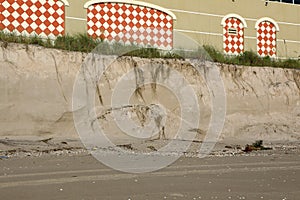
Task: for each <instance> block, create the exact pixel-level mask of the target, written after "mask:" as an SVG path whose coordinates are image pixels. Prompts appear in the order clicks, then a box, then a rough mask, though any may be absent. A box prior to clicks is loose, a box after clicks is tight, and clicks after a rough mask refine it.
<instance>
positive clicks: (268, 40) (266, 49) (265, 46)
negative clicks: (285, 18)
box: [257, 21, 276, 57]
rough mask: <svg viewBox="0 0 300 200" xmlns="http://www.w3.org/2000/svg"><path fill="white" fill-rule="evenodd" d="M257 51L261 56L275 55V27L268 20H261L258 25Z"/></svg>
mask: <svg viewBox="0 0 300 200" xmlns="http://www.w3.org/2000/svg"><path fill="white" fill-rule="evenodd" d="M257 53H258V55H260V56H262V57H265V56H270V57H276V27H275V25H274V24H273V23H271V22H269V21H263V22H261V23H259V25H258V29H257Z"/></svg>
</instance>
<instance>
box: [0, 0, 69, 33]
mask: <svg viewBox="0 0 300 200" xmlns="http://www.w3.org/2000/svg"><path fill="white" fill-rule="evenodd" d="M68 5H69V3H68V1H66V0H61V1H60V0H48V1H38V0H28V1H21V0H8V1H4V0H0V30H3V31H8V32H15V33H17V34H25V35H39V36H42V37H50V38H54V37H56V36H59V35H63V34H64V33H65V6H68Z"/></svg>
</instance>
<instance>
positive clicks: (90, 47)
mask: <svg viewBox="0 0 300 200" xmlns="http://www.w3.org/2000/svg"><path fill="white" fill-rule="evenodd" d="M0 41H2V42H3V43H4V44H3V46H4V47H7V45H8V43H23V44H27V45H29V44H32V45H39V46H43V47H46V48H56V49H62V50H68V51H79V52H85V53H88V52H99V53H101V54H105V55H112V54H114V55H126V56H135V57H142V58H171V59H183V58H198V59H202V60H211V61H214V62H219V63H225V64H234V65H245V66H270V67H280V68H297V69H300V61H299V60H294V59H287V60H276V59H273V58H270V57H260V56H258V55H257V54H256V53H255V52H253V51H245V52H244V53H243V54H240V55H238V56H227V55H224V54H223V53H222V52H220V51H218V50H216V49H215V48H214V47H212V46H209V45H204V46H203V48H202V47H199V49H198V50H197V51H184V50H182V49H181V50H180V49H179V50H178V49H177V50H172V51H164V50H160V49H157V48H146V47H140V46H138V45H134V44H132V45H125V44H123V43H120V42H115V43H108V42H105V41H103V39H93V38H92V37H89V36H88V35H87V34H76V35H64V36H58V37H57V38H56V39H55V40H51V39H49V38H47V39H44V38H41V37H39V36H37V35H35V36H31V37H28V36H25V35H18V34H16V33H14V32H13V33H8V32H4V31H0Z"/></svg>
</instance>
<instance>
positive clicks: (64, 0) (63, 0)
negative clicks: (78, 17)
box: [59, 0, 70, 6]
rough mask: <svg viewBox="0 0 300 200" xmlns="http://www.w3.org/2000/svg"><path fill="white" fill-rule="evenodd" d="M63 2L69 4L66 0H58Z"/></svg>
mask: <svg viewBox="0 0 300 200" xmlns="http://www.w3.org/2000/svg"><path fill="white" fill-rule="evenodd" d="M59 1H61V2H63V3H64V4H65V6H70V4H69V2H68V1H67V0H59Z"/></svg>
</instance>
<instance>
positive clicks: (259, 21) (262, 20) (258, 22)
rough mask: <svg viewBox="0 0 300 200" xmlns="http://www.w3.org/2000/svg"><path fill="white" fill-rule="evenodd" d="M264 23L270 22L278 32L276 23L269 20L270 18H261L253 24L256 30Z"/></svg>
mask: <svg viewBox="0 0 300 200" xmlns="http://www.w3.org/2000/svg"><path fill="white" fill-rule="evenodd" d="M264 21H268V22H271V23H272V24H274V26H275V28H276V31H277V32H278V31H279V30H280V29H279V26H278V24H277V22H276V21H275V20H274V19H272V18H270V17H263V18H260V19H259V20H257V21H256V23H255V29H256V30H257V29H258V28H259V27H258V26H259V24H260V23H261V22H264Z"/></svg>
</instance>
